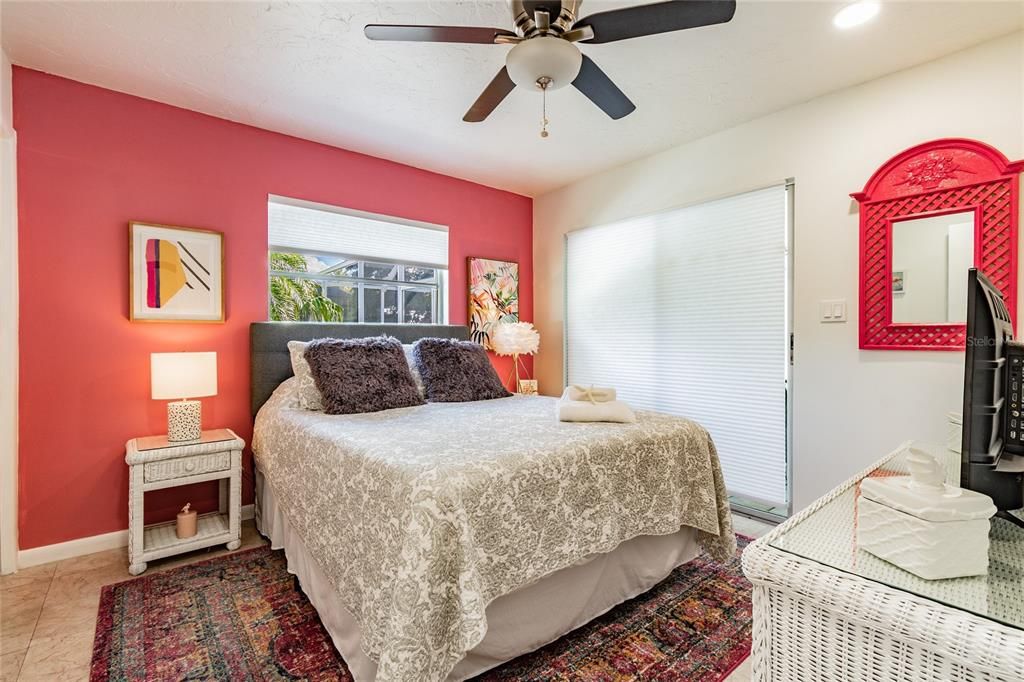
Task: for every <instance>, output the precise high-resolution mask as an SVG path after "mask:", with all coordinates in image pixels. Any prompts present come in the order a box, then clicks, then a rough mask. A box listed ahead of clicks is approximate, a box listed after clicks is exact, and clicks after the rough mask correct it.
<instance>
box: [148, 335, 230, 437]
mask: <svg viewBox="0 0 1024 682" xmlns="http://www.w3.org/2000/svg"><path fill="white" fill-rule="evenodd" d="M150 376H151V379H152V385H153V400H171V401H172V402H169V403H167V440H168V441H173V442H178V441H183V440H198V439H199V438H200V436H201V435H202V403H200V402H199V401H198V400H188V398H202V397H205V396H210V395H217V354H216V353H212V352H210V353H152V354H150ZM175 399H177V400H175Z"/></svg>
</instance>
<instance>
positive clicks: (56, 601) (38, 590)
mask: <svg viewBox="0 0 1024 682" xmlns="http://www.w3.org/2000/svg"><path fill="white" fill-rule="evenodd" d="M733 518H734V525H735V527H736V532H738V533H743V534H745V535H750V536H755V537H756V536H760V535H762V534H764V533H765V532H767V530H768V529H770V528H771V526H768V525H766V524H763V523H761V522H759V521H755V520H753V519H748V518H744V517H740V516H734V517H733ZM264 542H265V541H264V540H263V538H262V537H261V536H260V535H259V533H257V532H256V528H255V527H254V526H253V524H252V522H251V521H249V522H246V523H244V524H243V526H242V547H241V549H249V548H252V547H257V546H259V545H262V544H264ZM226 553H227V552H226V551H225V550H224V549H223V548H221V549H212V548H211V549H210V550H205V551H199V552H192V553H190V554H187V555H183V556H181V557H174V558H171V559H165V560H163V561H154V562H151V563H150V565H149V566H150V567H149V571H147V573H146V574H148V573H149V572H150V571H166V570H168V569H170V568H174V567H176V566H181V565H184V564H188V563H192V562H194V561H200V560H202V559H209V558H212V557H215V556H218V555H220V554H226ZM127 567H128V550H127V549H126V548H123V549H114V550H109V551H106V552H98V553H96V554H90V555H88V556H84V557H78V558H75V559H67V560H65V561H58V562H56V563H52V564H46V565H45V566H35V567H32V568H27V569H23V570H21V571H18V572H17V573H14V574H12V575H6V576H0V682H14V681H15V680H18V681H19V682H35V681H36V680H46V681H47V682H50V681H53V680H60V681H61V682H77V681H78V680H88V679H89V661H90V659H91V657H92V641H93V634H94V630H95V627H96V611H97V609H98V607H99V600H100V588H101V587H102V586H103V585H109V584H110V583H116V582H121V581H123V580H131V579H132V576H130V575H129V574H128V568H127ZM146 574H143V575H146ZM749 679H750V668H749V661H747V662H744V664H743V665H742V666H740V667H739V668H738V669H737V670H736V672H734V673H733V674H732V675H730V676H729V678H728V680H727V682H747V681H748V680H749Z"/></svg>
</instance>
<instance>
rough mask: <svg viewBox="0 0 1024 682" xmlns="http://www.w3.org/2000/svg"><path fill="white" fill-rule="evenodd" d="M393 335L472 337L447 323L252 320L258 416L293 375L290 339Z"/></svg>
mask: <svg viewBox="0 0 1024 682" xmlns="http://www.w3.org/2000/svg"><path fill="white" fill-rule="evenodd" d="M381 335H386V336H394V337H395V338H396V339H398V340H399V341H401V342H402V343H413V342H414V341H418V340H420V339H423V338H428V337H440V338H444V339H462V340H466V339H469V328H468V327H464V326H461V325H454V324H452V325H448V324H347V323H338V322H253V323H252V324H251V325H249V368H250V371H249V374H250V376H249V381H250V388H249V397H250V403H251V407H252V414H253V416H256V413H257V412H258V411H259V409H260V407H262V406H263V403H265V402H267V399H268V398H269V397H270V394H271V393H273V392H274V389H275V388H277V387H278V385H279V384H280V383H281V382H282V381H284V380H285V379H287V378H288V377H290V376H291V375H292V362H291V358H290V357H289V355H288V342H289V341H312V340H313V339H324V338H331V339H358V338H362V337H364V336H381Z"/></svg>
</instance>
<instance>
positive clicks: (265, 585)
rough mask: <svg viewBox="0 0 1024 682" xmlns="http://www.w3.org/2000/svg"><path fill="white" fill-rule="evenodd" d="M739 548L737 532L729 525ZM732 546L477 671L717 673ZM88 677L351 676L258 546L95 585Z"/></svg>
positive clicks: (743, 621) (733, 653)
mask: <svg viewBox="0 0 1024 682" xmlns="http://www.w3.org/2000/svg"><path fill="white" fill-rule="evenodd" d="M738 539H739V544H740V550H739V551H740V552H742V549H743V547H745V546H746V545H747V543H748V542H749V540H748V539H747V538H744V537H743V536H739V537H738ZM750 627H751V606H750V583H749V582H747V580H746V578H744V577H743V573H742V571H741V570H740V561H739V553H737V556H736V557H734V558H733V559H732V560H730V561H728V562H725V563H719V562H716V561H712V560H711V559H709V558H707V557H705V556H702V557H699V558H697V559H695V560H693V561H691V562H690V563H688V564H686V565H685V566H681V567H679V568H677V569H676V570H675V571H674V572H673V573H672V574H671V575H670V576H669V577H668V578H666V579H665V580H664V581H662V582H661V583H660V584H658V585H657V586H655V587H654V588H653V589H651V590H650V591H648V592H646V593H645V594H642V595H640V596H639V597H637V598H635V599H631V600H630V601H627V602H625V603H623V604H620V605H619V606H617V607H615V608H614V609H612V610H611V611H609V612H608V613H606V614H604V615H603V616H601V617H600V618H597V619H595V620H593V621H591V622H590V623H588V624H587V625H585V626H583V627H581V628H579V629H578V630H576V631H574V632H571V633H569V634H568V635H566V636H565V637H563V638H561V639H559V640H558V641H556V642H553V643H551V644H549V645H547V646H546V647H544V648H542V649H539V650H538V651H535V652H533V653H531V654H527V655H525V656H521V657H520V658H517V659H515V660H514V661H510V662H509V663H506V664H505V665H503V666H501V667H499V668H496V669H494V670H492V671H490V672H487V673H485V674H483V675H482V676H480V677H479V678H476V679H477V680H478V681H479V682H511V681H513V680H515V681H517V682H541V681H544V682H552V681H564V682H570V681H572V682H612V681H614V682H640V681H648V680H650V681H654V680H657V681H658V682H719V681H720V680H723V679H725V677H727V676H728V675H729V673H730V672H732V671H733V670H734V669H735V668H736V667H737V666H738V665H739V664H740V663H741V662H742V661H743V659H745V658H746V657H747V655H748V654H749V652H750ZM91 680H92V681H93V682H106V681H109V680H159V681H163V680H225V681H228V680H230V681H232V682H234V681H237V680H309V681H320V680H324V681H332V680H336V681H338V682H351V680H352V676H351V675H350V674H349V671H348V668H347V667H345V662H344V661H343V660H342V659H341V657H340V656H339V654H338V652H337V651H336V650H335V649H334V646H333V645H332V644H331V640H330V637H329V636H328V634H327V632H326V631H325V630H324V628H323V626H322V625H321V624H320V619H319V618H318V617H317V614H316V611H315V610H314V609H313V607H312V606H311V605H310V603H309V601H308V600H307V599H306V597H305V595H304V594H303V593H302V591H301V590H300V589H299V586H298V583H297V581H296V579H295V577H294V576H292V575H290V574H289V573H288V571H287V570H286V567H285V559H284V555H283V553H282V552H280V551H277V552H274V551H271V550H270V548H268V547H260V548H257V549H253V550H249V551H245V552H238V553H235V554H229V555H226V556H223V557H218V558H216V559H211V560H209V561H203V562H200V563H195V564H192V565H189V566H183V567H181V568H177V569H174V570H170V571H166V572H163V573H153V574H151V575H148V576H144V577H142V578H138V579H136V580H130V581H127V582H123V583H118V584H116V585H108V586H106V587H104V588H103V592H102V595H101V597H100V607H99V616H98V620H97V622H96V639H95V642H94V644H93V656H92V672H91Z"/></svg>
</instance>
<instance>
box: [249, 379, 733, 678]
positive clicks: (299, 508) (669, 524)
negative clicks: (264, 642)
mask: <svg viewBox="0 0 1024 682" xmlns="http://www.w3.org/2000/svg"><path fill="white" fill-rule="evenodd" d="M291 381H292V380H289V382H291ZM289 382H285V384H282V386H281V387H280V388H278V390H277V392H276V393H275V394H274V396H273V397H272V398H271V399H270V400H269V401H268V402H267V404H266V405H265V406H264V407H263V409H262V410H261V411H260V414H259V416H258V417H257V419H256V428H255V434H254V440H253V445H254V450H255V452H256V460H257V464H258V466H259V468H260V470H261V471H262V472H263V474H264V477H265V480H266V482H267V483H268V484H269V485H270V486H271V489H272V490H273V492H274V494H275V496H276V498H277V500H278V501H279V503H280V504H281V505H282V508H283V510H284V512H285V514H286V515H287V517H288V520H289V521H290V522H291V524H292V526H293V527H294V528H295V530H296V532H298V533H299V535H300V536H301V538H302V540H303V542H304V544H305V546H306V548H307V550H308V551H309V552H310V553H311V554H312V556H313V557H315V559H316V560H317V562H318V563H319V565H320V568H321V569H322V570H323V571H324V573H325V574H326V575H327V576H328V577H329V578H330V580H331V582H332V584H333V585H334V587H335V588H336V590H337V592H338V595H339V598H340V600H341V602H342V604H343V605H344V606H345V607H346V608H347V609H348V610H349V612H350V613H351V614H352V616H353V617H354V618H355V619H356V621H357V622H359V624H360V626H361V628H362V634H363V646H364V648H365V649H366V653H367V654H368V655H369V656H370V657H371V658H372V659H373V660H375V661H377V662H378V663H379V668H378V678H377V679H378V680H381V681H382V682H385V681H391V680H401V681H406V680H408V681H410V682H424V681H427V680H443V679H444V678H445V677H446V676H447V674H448V673H449V671H450V670H451V669H452V668H453V667H454V666H455V664H456V663H457V662H458V661H459V660H460V659H461V658H462V657H463V655H464V654H465V653H466V652H467V651H469V650H471V649H472V648H473V647H474V646H476V645H477V644H478V643H479V642H480V640H481V639H483V637H484V635H485V634H486V630H487V624H486V619H485V613H484V611H485V609H486V607H487V605H488V604H489V603H490V602H491V601H492V600H493V599H495V598H497V597H500V596H502V595H504V594H507V593H509V592H511V591H513V590H515V589H517V588H519V587H522V586H524V585H527V584H529V583H531V582H534V581H536V580H538V579H540V578H542V577H544V576H545V575H548V574H550V573H552V572H554V571H557V570H559V569H562V568H565V567H567V566H570V565H573V564H575V563H578V562H580V561H581V560H583V559H584V558H586V557H587V556H588V555H591V554H594V553H599V552H608V551H611V550H612V549H614V548H615V547H616V546H617V545H618V544H619V543H621V542H623V541H625V540H629V539H630V538H633V537H636V536H638V535H661V534H667V533H673V532H676V531H677V530H679V528H680V527H682V526H692V527H694V528H696V529H697V530H698V531H699V533H698V537H699V540H700V542H701V543H702V546H703V547H704V549H705V550H707V551H708V552H709V553H710V554H711V555H712V556H714V557H716V558H721V559H725V558H727V557H729V556H731V555H732V553H733V552H734V551H735V546H736V541H735V537H734V535H733V533H732V525H731V520H730V514H729V505H728V501H727V499H726V492H725V487H724V484H723V481H722V473H721V470H720V468H719V463H718V456H717V454H716V453H715V446H714V443H712V441H711V438H710V436H709V435H708V433H707V431H705V430H704V429H703V428H702V427H701V426H699V425H697V424H695V423H694V422H691V421H688V420H685V419H681V418H677V417H669V416H665V415H661V414H656V413H650V412H641V413H638V421H637V422H636V423H635V424H572V423H563V422H559V421H557V420H556V419H555V416H554V400H553V399H552V398H544V397H525V396H516V397H512V398H502V399H498V400H488V401H480V402H473V403H430V404H427V405H424V406H420V407H410V408H403V409H397V410H388V411H385V412H377V413H373V414H359V415H342V416H329V415H324V414H323V413H319V412H310V411H307V410H302V409H299V408H298V407H297V405H296V401H295V398H294V395H293V387H292V386H291V385H289Z"/></svg>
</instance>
